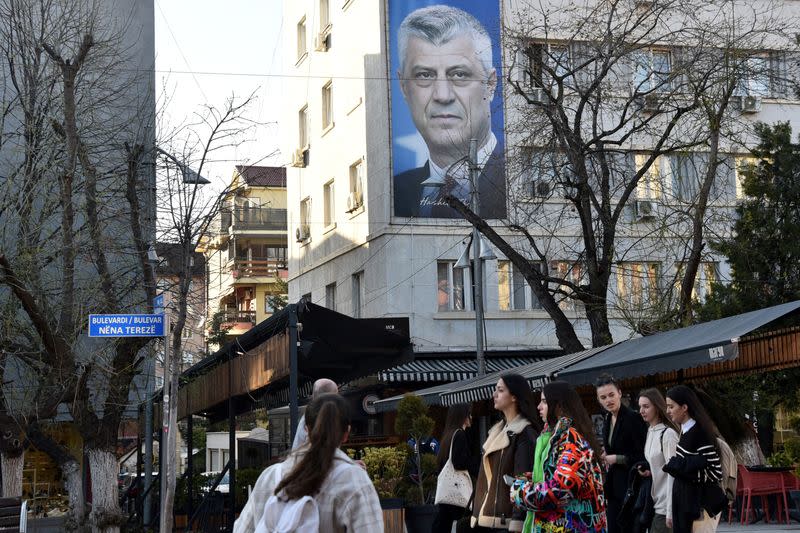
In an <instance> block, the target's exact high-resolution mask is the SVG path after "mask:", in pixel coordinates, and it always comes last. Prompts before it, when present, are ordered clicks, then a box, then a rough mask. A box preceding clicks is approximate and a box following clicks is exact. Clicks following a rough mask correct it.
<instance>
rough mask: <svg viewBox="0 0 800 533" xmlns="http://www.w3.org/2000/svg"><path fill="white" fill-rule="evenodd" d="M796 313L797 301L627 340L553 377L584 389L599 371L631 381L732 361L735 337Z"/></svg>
mask: <svg viewBox="0 0 800 533" xmlns="http://www.w3.org/2000/svg"><path fill="white" fill-rule="evenodd" d="M799 308H800V301H795V302H790V303H786V304H782V305H776V306H774V307H768V308H766V309H760V310H758V311H751V312H749V313H744V314H741V315H736V316H731V317H728V318H722V319H719V320H713V321H711V322H705V323H703V324H697V325H694V326H689V327H686V328H680V329H674V330H671V331H664V332H661V333H656V334H654V335H649V336H647V337H639V338H635V339H630V340H627V341H624V342H621V343H619V344H616V345H614V346H611V347H609V348H608V349H607V350H604V351H603V353H600V354H598V355H596V356H595V357H592V358H591V359H588V360H586V361H583V362H581V363H578V364H576V365H574V366H571V367H569V368H567V369H565V370H563V371H561V372H559V373H558V377H559V378H561V379H564V380H566V381H569V382H570V383H573V384H574V385H583V384H587V383H592V382H593V381H594V380H595V379H596V378H597V376H599V375H600V374H602V373H604V372H608V373H610V374H613V375H614V377H616V378H630V377H639V376H647V375H650V374H658V373H660V372H671V371H675V370H680V369H683V368H693V367H697V366H702V365H707V364H711V363H718V362H721V361H727V360H731V359H735V358H736V357H738V355H739V346H738V344H739V338H740V337H742V336H743V335H746V334H748V333H750V332H752V331H754V330H756V329H758V328H760V327H762V326H765V325H766V324H769V323H770V322H773V321H774V320H777V319H779V318H781V317H783V316H785V315H788V314H789V313H792V312H793V311H796V310H797V309H799Z"/></svg>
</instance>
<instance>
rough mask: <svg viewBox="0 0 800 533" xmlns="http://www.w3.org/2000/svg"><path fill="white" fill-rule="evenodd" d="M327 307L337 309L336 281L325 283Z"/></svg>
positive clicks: (332, 309)
mask: <svg viewBox="0 0 800 533" xmlns="http://www.w3.org/2000/svg"><path fill="white" fill-rule="evenodd" d="M325 307H327V308H328V309H330V310H331V311H336V283H331V284H330V285H325Z"/></svg>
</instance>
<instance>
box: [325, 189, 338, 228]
mask: <svg viewBox="0 0 800 533" xmlns="http://www.w3.org/2000/svg"><path fill="white" fill-rule="evenodd" d="M322 195H323V202H324V203H323V206H322V221H323V223H324V224H325V227H326V228H329V227H331V226H333V224H334V222H335V221H336V206H335V195H334V188H333V180H331V181H329V182H328V183H326V184H325V185H324V186H323V188H322Z"/></svg>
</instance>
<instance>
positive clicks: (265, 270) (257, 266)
mask: <svg viewBox="0 0 800 533" xmlns="http://www.w3.org/2000/svg"><path fill="white" fill-rule="evenodd" d="M280 270H286V261H278V260H275V259H252V260H247V259H236V260H235V261H234V262H233V269H232V270H231V274H233V277H234V278H237V279H238V278H254V277H261V276H268V277H277V276H279V275H280V274H279V271H280Z"/></svg>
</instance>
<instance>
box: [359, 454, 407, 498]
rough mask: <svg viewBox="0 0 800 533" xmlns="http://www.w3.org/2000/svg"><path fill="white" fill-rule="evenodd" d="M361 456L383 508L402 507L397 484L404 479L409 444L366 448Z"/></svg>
mask: <svg viewBox="0 0 800 533" xmlns="http://www.w3.org/2000/svg"><path fill="white" fill-rule="evenodd" d="M361 458H362V460H363V461H364V465H365V466H366V467H367V474H368V475H369V478H370V479H371V480H372V484H373V485H374V486H375V491H376V492H377V493H378V498H380V500H381V508H382V509H400V508H401V507H402V506H403V499H402V498H398V496H397V485H398V484H399V483H400V481H401V480H402V479H403V473H404V470H405V465H406V460H407V458H408V446H407V445H406V444H400V445H398V446H396V447H393V448H392V447H383V448H378V447H374V448H369V447H368V448H364V449H363V450H362V457H361Z"/></svg>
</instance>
